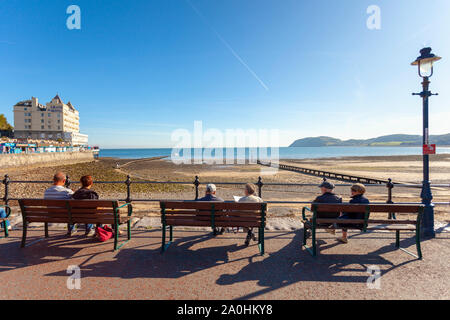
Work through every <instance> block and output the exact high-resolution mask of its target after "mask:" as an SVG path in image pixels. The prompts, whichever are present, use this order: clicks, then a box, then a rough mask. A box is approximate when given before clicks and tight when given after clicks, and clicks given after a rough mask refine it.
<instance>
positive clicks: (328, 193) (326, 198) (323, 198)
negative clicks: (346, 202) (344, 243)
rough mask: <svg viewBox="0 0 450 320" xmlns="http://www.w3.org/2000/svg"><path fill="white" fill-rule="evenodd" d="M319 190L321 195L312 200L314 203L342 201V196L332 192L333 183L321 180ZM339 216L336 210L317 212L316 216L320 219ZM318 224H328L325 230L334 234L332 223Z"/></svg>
mask: <svg viewBox="0 0 450 320" xmlns="http://www.w3.org/2000/svg"><path fill="white" fill-rule="evenodd" d="M319 188H320V191H321V192H322V195H320V196H318V197H317V198H316V199H315V200H314V201H313V202H314V203H342V198H341V197H339V196H338V195H336V194H334V193H333V190H334V184H333V183H331V182H328V181H324V182H322V184H321V185H319ZM337 217H339V213H336V212H318V213H317V218H322V219H327V218H328V219H335V218H337ZM320 226H328V227H329V228H328V229H325V230H326V231H327V232H329V233H331V234H335V233H336V231H335V229H334V227H333V225H332V224H321V225H320Z"/></svg>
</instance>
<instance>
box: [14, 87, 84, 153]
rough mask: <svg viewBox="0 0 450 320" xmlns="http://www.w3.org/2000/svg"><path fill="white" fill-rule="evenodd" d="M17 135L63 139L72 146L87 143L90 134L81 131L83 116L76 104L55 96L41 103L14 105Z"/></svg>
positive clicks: (37, 138) (35, 101) (30, 101)
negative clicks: (81, 118) (81, 117)
mask: <svg viewBox="0 0 450 320" xmlns="http://www.w3.org/2000/svg"><path fill="white" fill-rule="evenodd" d="M14 138H28V139H36V140H60V141H61V140H62V141H65V142H68V143H70V144H71V145H72V146H85V145H87V144H88V136H87V135H85V134H81V133H80V116H79V114H78V111H77V110H76V109H75V108H74V106H73V105H72V104H71V103H70V102H68V103H67V104H65V103H64V102H63V101H62V100H61V98H60V97H59V96H58V95H56V96H55V97H54V98H53V99H52V101H50V102H48V103H46V105H45V106H44V105H42V104H40V103H39V102H38V99H37V98H35V97H32V98H31V99H30V100H25V101H20V102H18V103H16V105H15V106H14Z"/></svg>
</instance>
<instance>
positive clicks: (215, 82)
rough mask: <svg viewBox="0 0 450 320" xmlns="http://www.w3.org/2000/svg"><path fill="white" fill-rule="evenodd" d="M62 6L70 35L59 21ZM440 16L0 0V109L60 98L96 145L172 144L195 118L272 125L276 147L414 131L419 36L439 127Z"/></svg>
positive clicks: (361, 7) (434, 123) (354, 1)
mask: <svg viewBox="0 0 450 320" xmlns="http://www.w3.org/2000/svg"><path fill="white" fill-rule="evenodd" d="M71 4H75V5H78V6H79V7H80V8H81V30H68V29H67V27H66V20H67V18H68V16H69V15H68V14H66V9H67V7H68V6H69V5H71ZM369 5H378V6H379V7H380V9H381V29H380V30H369V29H368V28H367V27H366V20H367V19H368V17H369V15H368V14H367V13H366V10H367V8H368V6H369ZM449 13H450V1H448V0H440V1H439V0H434V1H432V0H430V1H417V0H395V1H379V0H370V1H364V0H341V1H335V0H329V1H324V0H319V1H300V0H189V1H187V0H145V1H144V0H143V1H138V0H129V1H124V0H122V1H119V0H112V1H91V0H89V1H87V0H86V1H82V0H72V1H63V0H59V1H49V0H27V1H21V0H8V1H6V0H0V67H1V68H0V70H1V74H2V76H1V77H0V113H5V114H6V116H7V117H8V119H9V120H10V122H12V121H13V113H12V108H13V105H14V104H15V103H16V102H17V101H19V100H23V99H29V98H30V97H31V96H36V97H38V98H39V99H40V102H42V103H45V102H48V101H50V99H51V98H52V97H54V96H55V94H56V93H59V94H60V96H61V98H62V99H63V100H64V101H65V102H67V101H68V100H70V101H71V102H72V103H73V104H74V105H75V107H76V108H77V109H78V110H79V111H80V117H81V131H82V132H83V133H87V134H89V136H90V143H91V144H96V145H100V146H101V147H103V148H107V147H170V146H172V145H173V144H174V142H172V141H171V133H172V132H173V131H174V130H176V129H179V128H184V129H188V130H193V126H194V121H196V120H199V121H203V127H204V128H205V129H208V128H217V129H219V130H226V129H237V128H241V129H250V128H252V129H278V130H279V132H280V145H281V146H286V145H289V144H290V143H291V142H292V141H293V140H295V139H297V138H301V137H306V136H319V135H328V136H333V137H338V138H344V139H345V138H369V137H374V136H378V135H383V134H391V133H409V134H420V133H421V124H422V122H421V101H420V98H418V97H413V96H411V93H412V92H419V91H420V79H419V77H418V76H417V73H416V70H415V69H414V68H413V67H412V66H410V65H409V64H410V62H411V61H413V60H414V59H415V58H416V57H417V56H418V51H419V49H420V48H421V47H422V46H423V45H427V46H432V47H433V51H434V52H435V53H436V54H439V55H440V56H442V57H443V59H442V60H441V61H440V62H438V64H437V65H436V68H435V75H434V76H433V78H432V79H431V81H432V83H431V87H432V90H433V91H434V92H439V93H440V95H439V96H438V97H433V98H432V101H431V109H430V110H431V119H430V127H431V128H430V132H431V134H441V133H449V132H450V125H449V119H450V98H449V94H448V90H449V88H450V62H449V61H450V40H449V37H448V34H449V32H450V22H449V19H448V17H449ZM446 89H447V90H446Z"/></svg>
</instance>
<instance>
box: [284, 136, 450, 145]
mask: <svg viewBox="0 0 450 320" xmlns="http://www.w3.org/2000/svg"><path fill="white" fill-rule="evenodd" d="M430 143H434V144H437V145H441V146H442V145H445V146H449V145H450V133H448V134H442V135H430ZM421 145H422V136H420V135H409V134H391V135H387V136H381V137H378V138H372V139H350V140H341V139H337V138H332V137H309V138H303V139H298V140H296V141H294V142H293V143H292V144H291V145H290V146H289V147H334V146H336V147H341V146H342V147H364V146H366V147H380V146H381V147H398V146H402V147H403V146H404V147H414V146H421Z"/></svg>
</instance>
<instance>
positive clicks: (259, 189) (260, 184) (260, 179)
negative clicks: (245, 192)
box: [256, 177, 264, 198]
mask: <svg viewBox="0 0 450 320" xmlns="http://www.w3.org/2000/svg"><path fill="white" fill-rule="evenodd" d="M256 185H257V186H258V197H260V198H262V186H263V185H264V183H263V182H262V178H261V177H258V182H257V183H256Z"/></svg>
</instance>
